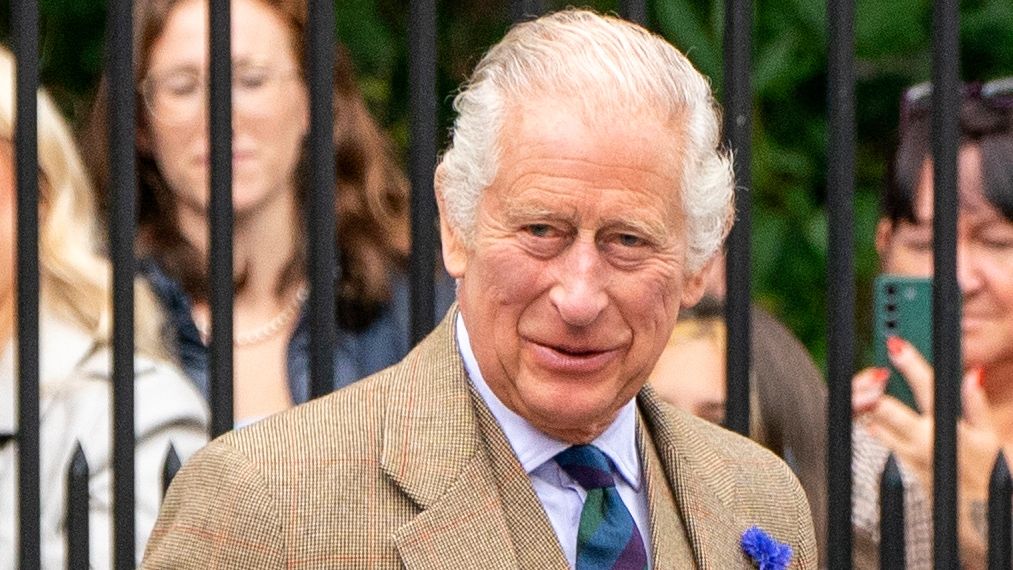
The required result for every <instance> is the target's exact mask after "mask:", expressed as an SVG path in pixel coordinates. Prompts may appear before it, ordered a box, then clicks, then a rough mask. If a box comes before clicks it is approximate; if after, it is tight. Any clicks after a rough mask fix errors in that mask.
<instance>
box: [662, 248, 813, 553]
mask: <svg viewBox="0 0 1013 570" xmlns="http://www.w3.org/2000/svg"><path fill="white" fill-rule="evenodd" d="M721 262H723V260H722V259H720V258H719V259H718V263H717V264H715V267H718V268H719V267H720V265H719V264H720V263H721ZM722 277H723V275H721V274H720V273H719V274H717V275H716V276H715V277H714V280H713V281H712V282H711V283H712V284H713V285H715V287H712V288H711V289H710V290H711V291H712V292H717V293H720V292H721V288H720V285H721V283H720V282H719V281H720V280H721V279H722ZM751 325H752V330H751V332H750V340H751V342H752V347H751V353H752V368H751V370H750V382H749V399H750V404H749V409H750V415H749V437H750V439H752V440H753V441H755V442H757V443H759V444H760V445H762V446H764V447H766V448H767V449H769V450H771V451H773V452H774V453H776V454H777V455H778V457H781V458H782V459H784V460H785V462H786V463H788V465H790V466H791V468H792V470H793V471H794V472H795V474H796V476H798V478H799V482H800V483H801V484H802V488H803V489H805V492H806V496H807V498H808V499H809V507H810V510H811V512H812V517H813V524H814V526H815V530H816V541H817V545H818V550H819V553H820V564H821V566H822V565H825V563H826V559H825V556H826V538H827V535H826V525H827V470H826V442H827V430H826V406H827V392H826V385H825V384H824V382H823V377H822V375H821V374H820V371H819V370H818V369H817V368H816V365H815V363H813V361H812V358H811V357H810V356H809V353H808V352H806V350H805V347H804V346H802V343H801V342H799V340H798V339H797V338H795V336H794V335H793V334H792V333H791V331H790V330H788V328H787V327H785V326H784V325H783V324H782V323H781V322H780V321H778V320H777V319H775V318H774V317H773V316H771V315H770V314H769V313H767V312H766V311H764V310H763V309H760V308H759V307H756V306H754V307H753V310H752V312H751ZM727 344H728V338H727V330H726V327H725V311H724V303H723V302H722V301H721V300H719V299H717V298H715V297H713V296H707V297H704V299H703V300H702V301H700V303H699V304H697V306H695V307H693V308H692V309H690V310H688V311H684V312H681V313H680V314H679V320H678V321H677V322H676V323H675V328H674V329H673V330H672V335H671V337H669V340H668V344H667V345H666V346H665V350H664V351H663V352H662V353H661V356H660V357H659V358H658V362H657V364H656V365H655V366H654V370H652V371H651V376H650V378H649V383H650V385H651V387H652V388H653V389H654V390H655V391H656V392H657V393H658V395H659V396H660V397H661V398H662V399H663V400H665V401H666V402H668V403H670V404H673V405H674V406H676V407H678V408H682V409H683V410H686V411H687V412H690V413H692V414H693V415H696V416H698V417H701V418H704V419H706V420H709V421H711V422H714V423H716V424H722V423H724V420H725V405H726V391H727V386H726V384H727V381H726V372H725V368H726V355H727V350H728V348H727Z"/></svg>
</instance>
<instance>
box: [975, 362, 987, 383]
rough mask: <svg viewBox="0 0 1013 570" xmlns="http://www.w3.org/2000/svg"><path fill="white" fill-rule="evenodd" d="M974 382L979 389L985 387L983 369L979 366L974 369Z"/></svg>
mask: <svg viewBox="0 0 1013 570" xmlns="http://www.w3.org/2000/svg"><path fill="white" fill-rule="evenodd" d="M974 381H975V382H977V383H978V387H979V388H984V387H985V369H983V368H982V367H980V366H979V367H977V368H975V369H974Z"/></svg>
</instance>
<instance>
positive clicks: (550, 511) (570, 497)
mask: <svg viewBox="0 0 1013 570" xmlns="http://www.w3.org/2000/svg"><path fill="white" fill-rule="evenodd" d="M456 324H457V327H456V334H457V344H458V346H460V349H461V358H462V359H463V360H464V368H465V370H466V371H467V373H468V378H469V379H471V383H472V385H474V386H475V390H476V391H478V394H479V396H481V397H482V400H483V401H484V402H485V405H486V406H488V407H489V411H490V412H492V415H493V417H494V418H496V422H497V423H499V425H500V427H501V428H502V429H503V433H504V434H505V435H506V439H507V441H508V442H509V443H510V447H512V448H513V450H514V455H516V456H517V460H518V461H520V464H521V467H523V468H524V471H525V472H526V473H527V474H528V479H530V480H531V486H532V487H534V489H535V494H536V495H538V499H539V500H540V501H541V503H542V507H543V508H544V509H545V514H546V515H548V517H549V522H550V523H552V528H553V530H555V531H556V538H557V539H558V540H559V544H560V546H561V547H562V549H563V554H564V555H565V556H566V560H567V562H569V563H570V568H573V567H574V566H575V565H576V560H577V528H578V527H579V526H580V511H581V509H583V507H584V499H585V497H587V491H585V490H584V489H583V487H581V486H580V485H579V484H578V483H577V482H576V481H574V480H573V479H572V478H571V477H570V476H569V475H567V474H566V472H565V471H563V470H562V469H561V468H560V467H559V465H557V464H556V462H555V461H553V459H552V458H553V457H555V456H556V454H557V453H559V452H561V451H563V450H564V449H566V448H568V447H570V444H569V443H566V442H564V441H560V440H558V439H556V438H553V437H550V436H548V435H546V434H545V433H543V432H542V431H540V430H538V428H536V427H535V426H533V425H531V423H530V422H528V421H527V420H526V419H524V418H522V417H521V416H519V415H517V414H516V413H514V412H513V411H512V410H510V409H509V408H507V407H506V406H505V405H504V404H503V402H501V401H500V399H499V398H498V397H496V394H494V393H493V391H492V390H491V389H490V388H489V385H488V384H486V382H485V379H484V378H483V377H482V372H481V370H479V368H478V362H477V361H476V360H475V353H474V352H473V351H472V349H471V339H470V337H469V336H468V331H467V329H466V328H465V326H464V319H463V318H462V317H461V314H460V313H458V314H457V323H456ZM591 443H592V444H593V445H594V446H596V447H598V448H599V449H601V450H602V451H604V452H605V454H606V455H608V457H609V459H611V460H612V463H613V464H615V466H616V469H617V471H618V472H619V475H620V476H619V477H616V489H617V490H618V491H619V496H620V497H622V499H623V502H624V503H625V504H626V508H628V509H629V510H630V513H631V514H632V515H633V520H634V522H636V524H637V528H639V529H640V536H642V537H643V539H644V548H645V549H646V550H647V560H648V564H650V560H651V532H650V528H651V527H650V524H649V520H650V519H649V516H648V509H647V492H646V488H645V487H644V484H643V474H642V470H641V468H640V456H639V455H638V454H637V405H636V401H635V400H630V401H629V402H627V403H626V405H625V406H623V407H622V409H621V410H620V411H619V415H618V417H616V419H615V421H614V422H612V424H611V425H610V426H609V427H608V428H607V429H606V430H605V432H604V433H602V434H601V435H600V436H598V437H597V438H595V440H594V441H592V442H591Z"/></svg>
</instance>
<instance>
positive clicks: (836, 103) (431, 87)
mask: <svg viewBox="0 0 1013 570" xmlns="http://www.w3.org/2000/svg"><path fill="white" fill-rule="evenodd" d="M655 1H656V2H664V1H665V0H655ZM210 5H211V10H210V27H211V29H213V30H216V31H217V33H215V34H212V35H211V38H210V45H209V50H210V53H211V54H212V57H211V72H210V75H211V78H210V90H209V92H210V96H209V106H210V121H209V134H210V140H211V161H210V164H211V176H210V179H211V189H212V190H211V206H210V214H209V216H210V227H211V248H210V257H211V259H212V260H214V262H213V263H210V264H209V267H210V275H211V276H210V280H211V282H210V299H209V300H210V305H211V308H212V309H211V314H212V318H211V331H212V334H211V339H212V340H211V364H210V366H211V375H210V376H211V396H210V401H211V409H212V424H211V435H212V436H215V435H219V434H221V433H224V432H225V431H227V430H229V429H231V428H232V426H233V413H232V376H233V365H232V356H233V355H232V346H233V343H232V337H233V331H232V303H233V287H232V285H233V283H232V280H233V267H232V208H231V203H232V195H231V194H232V190H231V188H232V180H231V178H232V174H231V173H232V164H231V162H232V156H231V132H232V125H231V116H232V115H231V106H232V101H231V95H232V89H231V84H232V81H231V61H230V57H229V53H230V33H229V27H230V17H229V16H230V9H229V2H228V0H210ZM724 6H725V15H726V19H725V35H724V38H725V41H724V54H725V67H724V72H725V77H724V101H723V102H724V111H725V125H724V128H725V134H726V136H727V140H728V145H729V147H730V148H731V149H732V150H733V151H734V154H735V168H736V170H735V174H736V178H737V181H738V184H737V190H736V223H735V226H734V228H733V230H732V233H731V236H730V238H729V242H728V252H727V255H728V257H727V260H728V261H727V278H728V300H727V305H726V307H727V309H726V310H727V323H728V346H729V351H728V392H729V397H728V413H727V418H728V419H727V421H728V425H729V427H731V428H732V429H735V430H737V431H739V432H741V433H746V432H748V426H749V415H750V410H749V401H750V400H749V367H750V353H749V346H750V342H749V341H750V310H749V307H750V266H751V261H750V211H751V203H750V192H749V188H750V176H751V174H750V155H751V146H750V138H751V136H752V123H751V115H752V94H751V86H750V69H751V67H750V53H751V38H752V32H751V28H752V11H753V10H754V6H753V4H752V3H751V2H748V1H746V0H725V4H724ZM648 7H649V4H648V2H647V1H646V0H639V1H638V0H621V1H620V2H619V4H618V10H619V13H620V14H621V15H623V16H624V17H627V18H629V19H631V20H633V21H636V22H639V23H642V24H644V25H649V22H650V18H649V11H648ZM827 7H828V30H829V34H828V38H829V46H828V47H829V74H828V77H829V87H828V92H827V102H828V103H827V106H828V115H829V119H830V120H829V139H828V156H829V157H830V158H829V163H828V176H827V183H828V190H827V195H828V204H827V207H828V214H829V220H830V222H829V226H830V235H829V260H828V267H827V272H828V277H829V279H828V300H829V302H828V305H829V307H830V309H829V314H828V320H829V338H828V342H829V353H828V385H829V395H830V398H829V409H828V424H827V425H828V440H827V441H828V455H827V460H828V466H829V468H828V473H829V475H828V500H829V508H828V513H829V521H828V536H827V537H826V538H827V545H828V551H827V552H826V553H825V559H826V560H827V564H828V566H829V567H830V568H834V569H845V568H850V567H851V564H852V561H851V548H852V546H851V545H852V540H851V537H852V530H851V499H850V497H851V477H850V461H851V429H852V425H851V404H850V399H851V388H850V383H851V378H852V375H853V373H854V362H855V348H854V305H855V289H854V269H853V258H854V256H853V243H854V240H853V235H852V234H853V229H854V224H853V219H852V204H853V197H854V176H855V173H854V171H855V92H854V83H855V73H854V27H855V11H854V10H855V6H854V2H848V1H842V2H838V1H835V0H830V1H828V2H827ZM11 8H12V11H11V13H12V22H13V34H12V36H13V44H14V51H15V53H16V57H17V79H18V80H17V106H18V113H17V122H16V126H15V147H16V151H15V163H16V171H17V175H16V180H17V196H18V199H17V240H18V244H17V272H18V280H17V285H18V289H17V298H18V301H17V314H18V319H17V346H18V351H17V354H18V360H17V376H18V379H19V383H18V385H19V395H18V398H19V400H18V401H19V408H18V409H19V416H18V425H19V429H18V432H17V434H16V440H17V447H18V457H19V461H18V463H19V469H18V481H19V486H18V505H19V507H18V508H19V518H20V544H19V547H18V549H17V560H18V564H17V565H18V567H20V568H24V569H28V570H31V569H35V568H38V567H39V566H40V541H39V533H40V529H39V518H40V489H39V438H38V434H39V429H38V427H39V407H38V402H39V369H38V358H39V352H38V345H39V343H38V338H39V328H38V317H39V298H38V282H39V268H38V223H37V220H38V207H37V204H38V176H37V172H38V163H37V141H36V107H35V105H34V104H33V103H34V101H35V93H36V90H37V81H38V80H37V78H38V61H39V53H38V23H39V22H38V18H39V16H38V6H37V2H36V1H34V0H11ZM545 8H546V6H545V3H543V2H542V1H541V0H512V3H511V5H510V13H511V15H512V17H513V18H514V20H515V21H520V20H523V19H527V18H530V17H533V16H537V15H538V14H540V13H542V11H544V10H545ZM309 9H310V10H311V13H312V17H310V18H309V19H308V21H309V28H308V38H307V45H308V47H307V50H306V70H307V77H308V79H307V80H308V83H309V86H310V117H311V119H310V125H311V130H310V135H309V139H308V163H309V168H308V173H309V176H310V180H309V185H308V187H309V196H308V201H309V207H308V208H307V211H308V212H310V213H311V214H310V215H309V216H308V218H307V224H308V226H307V235H308V236H309V239H308V242H309V244H310V249H309V261H308V263H309V269H308V272H309V275H310V284H311V293H310V300H309V303H310V307H311V310H310V311H309V314H310V315H311V317H312V320H311V358H310V362H311V378H312V393H313V395H314V396H319V395H322V394H324V393H326V392H327V391H329V389H330V387H331V386H333V374H334V370H333V362H332V358H333V356H332V354H333V347H334V344H335V339H336V330H335V322H334V319H333V318H332V315H334V314H335V307H334V302H335V297H334V286H335V282H336V279H335V277H336V276H338V273H339V272H340V264H339V263H338V259H337V252H336V247H335V242H334V236H335V235H336V228H337V225H338V224H339V223H341V221H340V220H337V219H335V211H336V209H335V207H334V200H335V196H334V191H333V189H334V187H335V175H334V172H335V162H334V152H333V145H334V139H333V135H334V133H333V130H332V128H331V125H333V120H332V119H333V112H334V109H333V104H334V101H333V89H332V85H333V77H334V75H333V74H334V53H335V52H334V49H333V48H334V42H335V37H334V4H333V2H332V1H331V0H310V2H309ZM957 9H958V5H957V3H956V2H954V1H952V0H936V1H935V12H934V15H933V22H934V24H933V26H934V39H933V45H934V61H933V83H934V85H935V86H936V89H935V90H934V93H935V94H936V96H934V97H933V141H934V142H933V156H934V157H935V160H934V168H935V174H934V175H935V178H934V181H935V183H934V188H935V209H934V211H935V217H934V219H935V251H934V255H935V283H936V286H935V287H934V306H933V310H934V315H935V328H934V345H933V353H934V355H935V369H936V375H935V378H936V387H935V390H936V392H935V393H936V395H937V397H936V398H935V418H936V431H935V433H936V436H935V437H936V440H935V455H934V457H935V465H934V481H935V485H934V490H933V504H934V510H933V520H934V532H935V536H934V545H935V546H934V548H935V551H934V553H933V556H934V561H935V566H936V568H947V569H949V568H957V567H958V566H959V563H958V554H957V526H956V523H957V518H956V516H957V515H956V513H957V502H956V498H957V490H956V481H957V477H956V418H957V414H958V407H959V401H960V396H959V382H960V376H961V368H960V362H961V356H960V342H959V334H960V330H959V322H960V303H959V294H960V293H959V289H958V286H957V281H956V270H955V267H956V265H955V264H956V253H955V247H954V244H955V241H956V206H957V194H956V181H957V171H956V155H957V144H958V133H957V122H956V121H957V109H958V105H959V99H958V96H959V89H958V82H959V71H958V67H957V61H958V55H959V42H958V23H959V22H958V12H957ZM436 16H437V9H436V3H435V0H412V1H411V2H410V3H409V21H410V30H409V51H410V75H409V81H410V86H411V88H410V109H411V125H410V128H411V131H410V141H411V148H410V155H409V164H408V172H409V177H410V180H411V184H412V198H411V209H412V240H413V241H412V243H413V251H412V255H411V261H410V280H411V288H412V327H411V337H412V340H413V342H417V341H418V340H420V339H421V338H422V337H423V336H424V335H425V334H426V333H427V332H428V331H429V330H430V329H431V328H432V327H433V324H434V320H433V313H434V311H433V307H434V304H435V286H434V273H433V267H434V264H435V261H436V247H437V236H436V205H435V199H434V196H433V170H434V166H435V163H436V156H437V142H436V141H437V111H438V101H439V99H438V94H437V86H436V61H437V55H438V54H437V50H436V46H437V42H436V38H437V17H436ZM132 50H133V43H132V15H131V2H130V1H129V0H114V1H111V2H110V3H109V31H108V39H107V50H106V52H107V54H108V57H107V61H106V67H107V70H108V74H109V78H110V85H109V87H110V90H111V99H110V107H109V116H110V118H111V121H110V131H109V139H110V144H109V147H110V149H111V154H110V157H109V165H110V169H111V176H110V185H111V188H110V189H109V190H110V195H111V196H112V197H113V198H112V200H113V202H114V204H115V206H114V207H111V208H110V209H109V211H110V213H111V218H110V220H109V228H110V248H109V249H110V255H111V258H112V262H113V268H114V277H113V283H114V297H115V299H114V316H115V318H114V334H113V337H114V340H113V346H114V365H113V366H114V372H113V376H114V386H115V390H114V395H113V402H114V406H113V410H114V412H113V423H114V431H113V433H114V436H113V437H114V465H115V485H114V489H115V490H114V519H115V528H114V540H115V543H116V546H115V550H114V552H115V561H116V567H117V568H130V567H133V565H134V564H135V560H136V554H137V553H136V552H135V546H134V544H135V542H134V513H133V504H134V499H133V497H134V488H133V485H134V483H133V481H134V477H133V461H134V458H133V450H134V429H133V426H134V417H133V398H134V395H133V382H132V379H133V369H134V366H133V352H134V348H133V301H134V298H133V291H134V290H133V279H134V275H135V260H134V256H133V242H134V235H135V225H134V224H135V204H134V199H135V198H134V196H135V188H134V184H135V179H136V172H135V165H134V148H133V145H134V134H133V133H134V121H135V109H134V105H135V98H136V94H135V93H134V90H133V85H134V78H133V68H132V61H133V53H132ZM11 437H12V436H5V438H4V440H2V441H0V445H3V444H5V443H7V440H8V439H10V438H11ZM179 464H180V461H179V457H178V456H177V454H176V452H175V450H173V449H170V450H169V453H168V455H167V457H166V461H165V469H164V475H163V482H164V485H165V486H166V487H167V486H168V484H169V482H170V481H171V479H172V476H173V475H174V474H175V472H176V470H177V469H178V468H179ZM87 480H88V463H87V458H86V457H85V456H84V453H83V451H82V449H81V448H80V446H79V447H78V449H77V452H76V453H75V454H74V457H73V459H72V461H71V463H70V464H69V465H68V467H67V478H66V481H67V498H68V500H67V517H66V520H67V531H68V535H67V548H68V560H69V563H70V565H71V567H78V566H80V567H86V566H87V563H88V548H89V541H88V534H89V531H90V530H93V529H89V528H88V516H87V515H88V486H87ZM881 493H882V498H881V509H882V511H881V512H882V519H881V520H882V525H881V545H880V546H881V549H880V563H881V565H882V567H884V568H897V567H902V566H903V564H904V560H905V551H904V519H903V516H904V509H903V501H904V498H903V497H904V495H903V483H902V481H901V478H900V475H899V472H898V470H897V465H896V462H895V461H894V459H893V458H892V457H891V459H890V460H889V461H888V464H887V468H886V470H885V472H884V474H883V478H882V485H881ZM1010 495H1011V483H1010V475H1009V470H1008V468H1007V466H1006V463H1005V460H1004V459H1003V457H1002V455H1001V454H1000V456H999V458H997V463H996V467H995V470H994V473H993V477H992V483H991V487H990V502H989V518H988V520H989V545H990V546H989V564H990V567H991V568H999V567H1006V568H1008V567H1009V562H1010V559H1011V552H1010V549H1011V538H1010V536H1011V531H1010V501H1011V498H1010Z"/></svg>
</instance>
